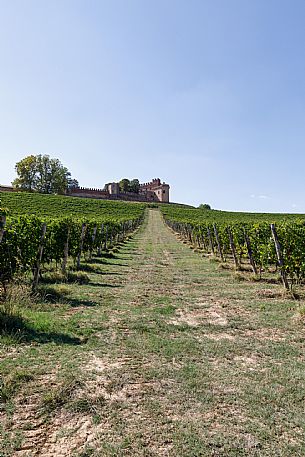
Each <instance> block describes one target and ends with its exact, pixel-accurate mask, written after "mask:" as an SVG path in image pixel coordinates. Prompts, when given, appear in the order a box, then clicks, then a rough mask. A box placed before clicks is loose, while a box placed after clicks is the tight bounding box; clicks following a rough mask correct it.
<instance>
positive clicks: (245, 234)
mask: <svg viewBox="0 0 305 457" xmlns="http://www.w3.org/2000/svg"><path fill="white" fill-rule="evenodd" d="M244 237H245V242H246V246H247V251H248V257H249V261H250V265H251V267H252V270H253V273H255V274H256V275H257V268H256V264H255V260H254V258H253V252H252V248H251V243H250V240H249V236H248V234H247V232H246V230H245V229H244Z"/></svg>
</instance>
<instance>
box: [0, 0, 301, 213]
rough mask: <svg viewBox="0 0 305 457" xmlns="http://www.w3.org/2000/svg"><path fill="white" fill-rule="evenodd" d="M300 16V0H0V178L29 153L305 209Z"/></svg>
mask: <svg viewBox="0 0 305 457" xmlns="http://www.w3.org/2000/svg"><path fill="white" fill-rule="evenodd" d="M304 22H305V2H304V1H303V0H289V1H288V0H287V1H286V0H285V1H284V0H252V1H250V0H249V1H247V0H107V1H105V0H81V1H80V0H44V1H41V0H26V1H25V0H18V1H17V0H10V1H8V0H5V1H4V0H0V70H1V71H0V158H1V161H0V183H2V184H8V183H10V182H11V181H12V179H13V178H14V176H15V173H14V165H15V163H16V162H17V161H18V160H20V159H22V158H23V157H25V156H26V155H29V154H40V153H41V154H49V155H50V156H52V157H57V158H59V159H60V160H61V161H62V163H63V164H64V165H65V166H67V167H68V168H69V170H70V171H71V172H72V175H73V176H74V177H76V178H77V179H78V180H79V182H80V184H81V185H83V186H90V187H103V185H104V183H105V182H109V181H112V180H119V179H120V178H123V177H129V178H136V177H138V178H139V179H140V180H141V181H148V180H150V179H151V178H153V177H160V178H161V179H162V180H165V181H166V182H168V183H170V185H171V199H172V200H173V201H177V202H183V203H189V204H194V205H198V204H199V203H203V202H207V203H210V204H211V205H212V207H213V208H217V209H225V210H244V211H247V210H248V211H280V212H303V213H305V180H304V170H305V128H304V127H305V28H304Z"/></svg>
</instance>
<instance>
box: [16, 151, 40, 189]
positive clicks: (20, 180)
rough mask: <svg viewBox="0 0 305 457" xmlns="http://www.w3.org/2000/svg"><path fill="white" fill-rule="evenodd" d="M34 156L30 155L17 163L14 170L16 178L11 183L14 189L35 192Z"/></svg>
mask: <svg viewBox="0 0 305 457" xmlns="http://www.w3.org/2000/svg"><path fill="white" fill-rule="evenodd" d="M36 165H37V158H36V156H33V155H30V156H27V157H25V158H24V159H22V160H20V162H17V163H16V165H15V170H16V173H17V175H18V177H17V178H16V179H15V180H14V181H13V182H12V184H13V186H14V187H17V188H18V189H24V190H29V191H31V190H35V187H36Z"/></svg>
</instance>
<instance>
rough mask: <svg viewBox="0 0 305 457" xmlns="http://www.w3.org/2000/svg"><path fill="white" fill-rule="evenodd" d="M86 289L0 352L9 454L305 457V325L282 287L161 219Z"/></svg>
mask: <svg viewBox="0 0 305 457" xmlns="http://www.w3.org/2000/svg"><path fill="white" fill-rule="evenodd" d="M89 270H90V271H88V274H89V275H90V283H89V284H87V285H76V284H70V285H64V286H62V285H56V286H53V289H54V291H57V292H58V293H59V294H60V293H61V294H63V293H64V294H66V297H67V298H66V299H65V300H60V299H59V300H57V301H56V303H49V304H46V303H44V304H40V305H39V304H36V306H35V307H34V308H33V309H28V310H27V311H26V315H27V318H28V319H29V321H30V322H32V325H33V326H34V327H35V329H36V333H34V334H33V337H32V341H25V342H21V344H15V345H12V344H9V342H5V341H4V344H3V345H2V349H1V352H0V357H1V359H0V360H1V369H2V372H3V373H4V376H5V379H6V385H7V386H9V387H10V389H11V391H9V387H7V388H6V389H7V392H6V395H7V397H8V398H7V402H6V406H5V407H3V409H2V412H1V413H0V419H1V423H2V425H1V427H0V432H1V436H2V444H1V446H2V447H0V456H11V455H14V456H22V457H24V456H28V457H29V456H36V455H38V456H43V457H51V456H59V457H60V456H75V457H81V456H82V457H85V456H106V457H107V456H113V457H114V456H146V457H149V456H151V457H152V456H171V457H174V456H185V457H191V456H193V457H197V456H223V457H226V456H277V457H278V456H287V457H288V456H303V455H305V444H304V443H305V441H304V424H305V416H304V398H305V393H304V392H305V364H304V354H305V352H304V341H305V340H304V326H303V323H302V321H301V319H300V317H299V316H300V314H299V312H298V310H297V307H298V306H299V305H300V303H296V302H293V301H291V300H289V299H287V298H284V297H282V296H281V288H280V286H278V285H267V286H266V284H262V283H248V282H238V281H237V280H236V279H234V277H233V276H232V274H231V273H230V272H227V271H225V270H221V269H220V268H219V266H218V264H217V263H215V262H211V261H209V260H207V259H203V258H202V257H201V256H200V255H198V254H196V253H194V252H192V251H191V250H190V249H189V248H188V247H187V246H185V245H184V244H182V243H180V242H178V241H177V239H176V237H175V236H174V234H172V233H171V232H170V231H169V230H168V228H167V227H165V225H164V224H163V222H162V220H161V216H160V214H159V212H157V211H155V210H150V211H149V217H148V221H147V223H146V224H145V226H143V227H142V228H141V229H140V230H139V231H138V232H137V233H136V234H135V235H134V237H133V238H132V240H130V241H129V242H128V243H126V244H125V245H124V246H123V247H122V249H121V250H120V252H118V253H117V254H116V255H115V257H114V258H107V259H103V260H100V259H95V260H94V262H93V263H91V264H90V268H89Z"/></svg>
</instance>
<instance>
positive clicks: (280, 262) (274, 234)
mask: <svg viewBox="0 0 305 457" xmlns="http://www.w3.org/2000/svg"><path fill="white" fill-rule="evenodd" d="M270 227H271V233H272V238H273V241H274V246H275V251H276V256H277V261H278V265H279V267H280V272H281V278H282V282H283V285H284V287H285V289H287V290H289V284H288V280H287V276H286V272H285V268H284V260H283V254H282V249H281V245H280V242H279V239H278V236H277V231H276V228H275V225H274V224H271V225H270Z"/></svg>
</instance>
